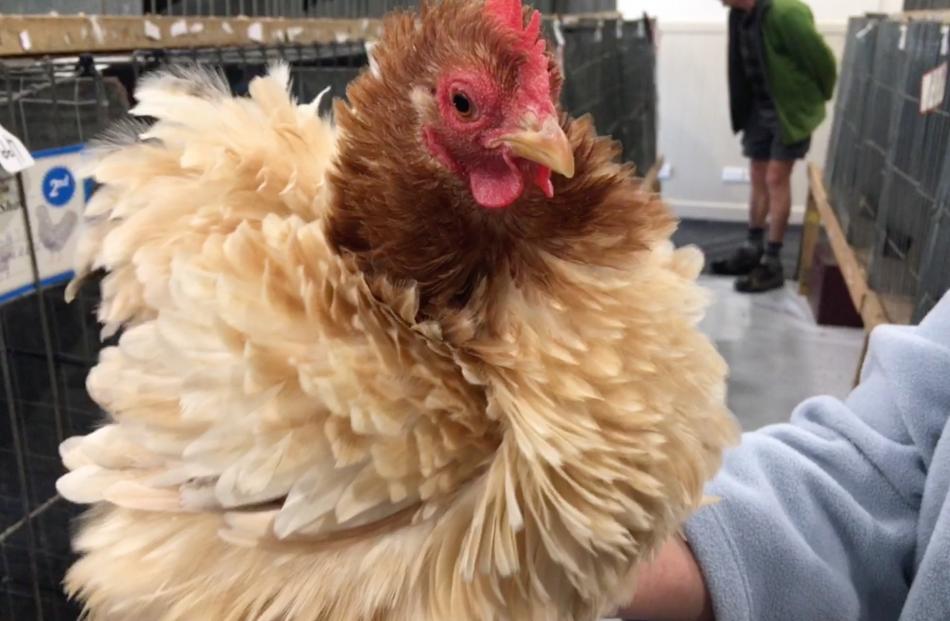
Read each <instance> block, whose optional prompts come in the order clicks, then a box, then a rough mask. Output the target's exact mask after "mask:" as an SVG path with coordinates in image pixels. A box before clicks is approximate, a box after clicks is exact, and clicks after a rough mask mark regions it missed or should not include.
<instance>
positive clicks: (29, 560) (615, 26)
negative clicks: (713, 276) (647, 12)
mask: <svg viewBox="0 0 950 621" xmlns="http://www.w3.org/2000/svg"><path fill="white" fill-rule="evenodd" d="M148 4H154V5H155V7H154V10H169V11H170V10H174V9H176V8H178V7H177V4H176V3H172V4H171V5H167V4H166V5H165V6H162V7H159V6H158V5H159V4H163V3H157V2H156V3H146V6H145V7H144V8H145V10H146V11H148V10H152V8H153V7H150V6H148ZM197 4H201V3H196V2H192V3H191V6H195V5H197ZM210 4H211V3H204V5H206V6H207V5H210ZM247 4H248V5H253V3H250V2H249V3H247ZM259 4H260V6H265V5H266V6H268V9H267V10H275V11H276V10H283V8H281V3H280V2H271V3H263V2H261V3H259ZM341 4H342V3H341ZM371 4H372V3H368V2H367V3H363V6H364V7H368V6H370V5H371ZM306 6H308V5H306V4H305V7H304V8H306ZM373 6H375V5H373ZM275 7H276V8H275ZM284 8H286V7H284ZM189 10H197V9H191V8H189ZM251 10H253V7H252V9H251ZM262 10H263V9H262ZM553 28H554V27H553V26H552V24H551V23H550V22H549V23H548V34H549V35H550V36H551V37H552V39H553V40H562V43H563V55H564V59H565V73H566V74H567V82H566V84H565V90H564V103H565V105H566V107H567V108H568V110H569V111H570V112H571V113H572V114H575V115H577V114H583V113H587V112H591V113H593V114H594V115H595V117H596V122H597V125H598V127H599V128H600V130H601V131H602V132H606V133H611V134H612V135H614V136H615V137H616V138H618V139H620V140H622V141H623V143H624V147H625V148H624V157H625V158H626V159H628V160H631V161H635V162H636V163H637V165H638V166H639V167H640V168H641V170H645V169H646V168H647V167H649V166H650V165H651V164H652V163H653V161H654V159H655V153H656V80H655V56H654V49H653V40H652V24H651V23H650V22H647V21H643V22H636V21H635V22H618V21H616V20H606V21H597V20H593V21H591V20H579V21H576V22H573V23H572V24H571V25H570V26H568V25H564V27H563V29H562V30H560V31H555V30H554V29H553ZM277 60H282V61H284V62H286V63H288V64H289V66H290V68H291V74H292V78H293V88H294V93H295V95H297V97H298V98H299V99H301V100H311V99H313V98H314V97H315V96H316V95H317V94H318V93H319V92H320V91H322V90H323V89H324V88H325V87H326V86H330V87H331V89H332V94H333V95H334V96H337V97H341V96H345V87H346V84H347V83H349V81H350V80H352V79H353V78H354V77H355V76H356V75H357V74H358V73H359V71H361V69H362V68H363V67H364V66H365V65H366V63H367V60H368V59H367V53H366V46H365V44H364V43H363V42H358V41H354V42H342V43H333V44H315V45H297V44H286V45H267V46H264V45H256V46H242V47H214V48H193V49H165V50H143V51H133V52H128V53H114V54H97V55H81V56H71V57H56V58H24V59H16V60H5V61H2V62H0V125H2V126H3V127H5V128H7V129H8V130H10V131H11V132H12V133H14V134H16V135H17V136H19V137H20V138H21V139H22V140H23V141H24V143H25V144H26V146H27V147H28V148H29V149H30V150H31V151H33V152H34V154H35V155H37V156H38V157H39V155H38V154H42V153H44V150H47V152H48V150H50V149H54V150H63V149H66V150H68V149H69V148H71V147H72V145H81V144H85V143H88V142H89V141H90V140H92V139H94V138H95V137H96V136H97V135H98V134H99V133H100V132H102V131H103V130H104V129H106V128H108V127H109V126H110V125H111V124H112V123H114V122H115V121H116V120H118V119H121V118H123V117H124V116H125V115H126V114H127V113H128V110H129V108H130V106H131V105H133V103H134V102H133V100H132V98H133V94H134V89H135V86H136V84H137V83H138V81H139V79H140V78H141V77H142V76H143V75H146V74H148V73H149V72H151V71H154V70H156V69H158V68H160V67H163V66H167V65H169V64H181V63H197V64H200V65H207V66H214V67H218V68H220V70H221V71H222V73H223V74H224V76H225V77H226V79H227V82H228V83H229V84H230V86H231V88H232V90H233V91H234V92H235V93H236V94H243V93H246V91H247V88H248V85H249V83H250V81H251V80H252V79H253V78H254V77H255V76H258V75H261V74H263V73H264V72H265V71H266V68H267V66H268V65H269V64H271V63H273V62H274V61H277ZM330 104H331V102H330V98H326V99H325V101H324V103H323V105H324V106H329V105H330ZM322 111H323V112H328V111H329V108H328V107H326V108H324V109H323V110H322ZM82 191H83V192H85V193H89V192H92V191H94V188H92V187H91V186H89V185H88V184H86V185H84V186H83V188H82ZM27 202H29V201H27ZM28 207H29V206H28V205H23V201H22V200H21V198H20V193H19V187H18V185H17V180H16V179H15V178H14V177H10V176H8V175H7V176H2V177H0V275H2V274H5V273H6V271H7V270H8V269H12V268H11V267H10V266H12V265H14V264H17V262H20V263H22V262H23V261H24V260H25V259H28V258H30V257H29V256H27V255H30V249H29V243H27V242H26V241H25V240H31V241H32V242H33V245H34V250H33V253H32V256H36V254H37V253H41V252H42V251H43V247H42V246H43V243H44V240H46V242H49V243H52V241H55V240H54V239H53V238H54V237H55V234H56V231H57V227H65V226H66V224H65V222H66V218H65V217H63V218H62V219H60V220H59V222H52V223H45V224H44V222H42V221H41V220H42V217H35V216H37V214H34V213H33V212H31V211H30V208H28ZM27 213H29V214H30V216H29V218H25V217H24V214H27ZM73 224H74V223H73ZM46 225H51V227H47V228H46V229H44V228H43V227H44V226H46ZM28 226H29V228H27V227H28ZM70 226H72V224H70ZM47 233H48V235H47ZM68 278H69V274H68V273H63V274H58V275H57V276H56V277H54V278H46V277H44V274H42V273H41V272H40V271H39V268H37V271H34V272H32V274H31V277H30V279H29V283H28V284H27V285H26V286H25V287H23V288H21V289H19V290H17V291H12V292H8V293H7V294H5V295H3V296H0V379H2V383H0V403H2V404H3V405H4V410H5V412H6V413H5V414H4V415H2V416H0V562H2V564H3V575H2V580H0V619H4V620H5V619H12V620H17V621H19V620H21V619H41V620H57V621H58V620H64V621H65V620H72V619H75V618H77V616H78V614H79V612H80V611H79V610H77V609H76V607H75V606H74V605H73V604H71V603H70V602H68V601H66V599H65V597H64V595H63V594H62V586H61V581H62V577H63V575H64V572H65V570H66V569H67V567H68V566H69V564H70V563H71V562H72V558H73V557H72V553H71V551H70V542H69V535H70V531H71V522H72V520H73V519H74V518H75V517H76V516H77V515H78V513H79V509H78V508H77V507H75V506H73V505H71V504H69V503H66V502H64V501H62V500H60V499H59V498H58V496H57V495H56V491H55V487H54V483H55V480H56V478H57V477H58V476H59V475H60V474H61V473H62V469H61V464H60V459H59V455H58V445H59V443H60V442H61V441H62V440H63V439H64V438H66V437H69V436H71V435H75V434H84V433H88V432H89V431H90V430H91V429H92V428H94V427H95V425H96V424H97V422H98V420H99V417H100V412H99V410H98V408H97V407H96V405H95V404H94V403H93V402H92V401H91V400H90V398H89V396H88V395H87V393H86V390H85V378H86V375H87V374H88V372H89V370H90V368H91V367H92V366H93V365H94V364H95V361H96V359H97V357H98V353H99V351H100V348H101V347H102V346H103V344H102V343H100V339H99V336H100V334H99V326H98V325H97V322H96V320H95V315H94V312H95V307H96V304H97V300H98V297H99V290H98V283H97V282H96V281H95V280H93V281H91V282H90V283H88V284H87V285H86V286H84V287H83V288H82V290H81V291H80V293H79V297H78V300H76V301H75V302H74V303H73V304H66V302H65V299H64V292H65V286H66V279H68Z"/></svg>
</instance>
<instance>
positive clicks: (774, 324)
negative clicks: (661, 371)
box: [702, 276, 864, 430]
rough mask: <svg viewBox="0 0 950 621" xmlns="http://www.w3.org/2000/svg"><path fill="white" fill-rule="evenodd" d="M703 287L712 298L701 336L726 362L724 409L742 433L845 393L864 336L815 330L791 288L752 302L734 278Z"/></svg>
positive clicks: (705, 281)
mask: <svg viewBox="0 0 950 621" xmlns="http://www.w3.org/2000/svg"><path fill="white" fill-rule="evenodd" d="M702 284H703V286H704V287H706V288H707V289H709V290H710V291H712V293H713V295H714V299H715V301H714V303H713V305H712V307H711V308H710V309H709V312H708V314H707V316H706V319H705V320H704V321H703V324H702V329H703V331H704V332H706V334H708V335H709V336H710V338H712V339H713V341H714V342H715V343H716V346H717V347H718V348H719V351H720V352H721V353H722V355H723V356H724V357H725V358H726V360H727V361H728V362H729V366H730V369H731V371H730V379H729V407H730V408H731V409H732V411H733V413H734V414H735V415H736V417H737V418H738V419H739V421H740V422H741V423H742V426H743V429H745V430H752V429H757V428H759V427H762V426H764V425H769V424H772V423H777V422H784V421H786V420H787V419H788V417H789V415H790V414H791V412H792V410H793V409H794V408H795V406H796V405H798V404H799V403H800V402H801V401H803V400H805V399H808V398H809V397H814V396H817V395H832V396H835V397H844V396H846V395H847V394H848V392H850V390H851V385H852V382H853V381H854V375H855V370H856V369H857V365H858V360H859V358H860V356H861V348H862V346H863V343H864V333H863V331H862V330H854V329H848V328H827V327H824V326H818V325H816V324H815V321H814V318H813V316H812V313H811V309H810V308H809V306H808V303H807V301H806V300H805V299H804V298H801V297H800V296H799V295H798V294H797V292H796V288H797V284H796V283H789V284H788V285H787V286H786V288H785V289H781V290H778V291H773V292H770V293H766V294H763V295H757V296H747V295H740V294H738V293H736V292H735V291H734V290H733V288H732V279H731V278H718V277H711V276H704V277H703V278H702Z"/></svg>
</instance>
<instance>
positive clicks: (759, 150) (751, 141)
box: [742, 110, 811, 162]
mask: <svg viewBox="0 0 950 621" xmlns="http://www.w3.org/2000/svg"><path fill="white" fill-rule="evenodd" d="M781 134H782V132H781V130H780V129H779V121H778V117H777V116H775V113H774V112H772V113H762V112H761V111H759V110H756V111H755V112H753V113H752V114H750V115H749V121H748V122H747V123H746V127H745V130H744V131H743V132H742V154H743V155H744V156H746V157H747V158H749V159H750V160H754V161H758V162H764V161H782V162H791V161H795V160H801V159H805V156H806V155H808V151H809V149H811V137H810V136H809V137H808V138H806V139H805V140H802V141H801V142H796V143H794V144H785V143H784V142H782V135H781Z"/></svg>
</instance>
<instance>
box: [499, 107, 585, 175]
mask: <svg viewBox="0 0 950 621" xmlns="http://www.w3.org/2000/svg"><path fill="white" fill-rule="evenodd" d="M533 125H534V126H535V127H536V126H537V123H534V124H533ZM501 141H502V142H503V143H505V144H507V145H508V146H509V147H511V151H512V153H514V154H515V155H517V156H518V157H520V158H522V159H526V160H528V161H530V162H535V163H536V164H541V165H542V166H546V167H548V168H550V169H551V170H552V171H553V172H556V173H558V174H560V175H564V176H565V177H567V178H568V179H570V178H572V177H573V176H574V149H573V148H572V147H571V143H570V141H569V140H568V139H567V135H565V133H564V130H563V129H561V125H560V124H559V123H558V122H557V119H556V118H554V117H548V119H547V120H546V121H544V123H543V124H541V127H540V128H539V129H524V130H520V131H517V132H513V133H511V134H508V135H507V136H502V138H501Z"/></svg>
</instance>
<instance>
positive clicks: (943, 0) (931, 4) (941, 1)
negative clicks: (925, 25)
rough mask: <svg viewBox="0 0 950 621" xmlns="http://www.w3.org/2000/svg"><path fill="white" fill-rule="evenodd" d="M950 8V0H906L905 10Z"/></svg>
mask: <svg viewBox="0 0 950 621" xmlns="http://www.w3.org/2000/svg"><path fill="white" fill-rule="evenodd" d="M934 9H950V0H904V10H905V11H927V10H934Z"/></svg>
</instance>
